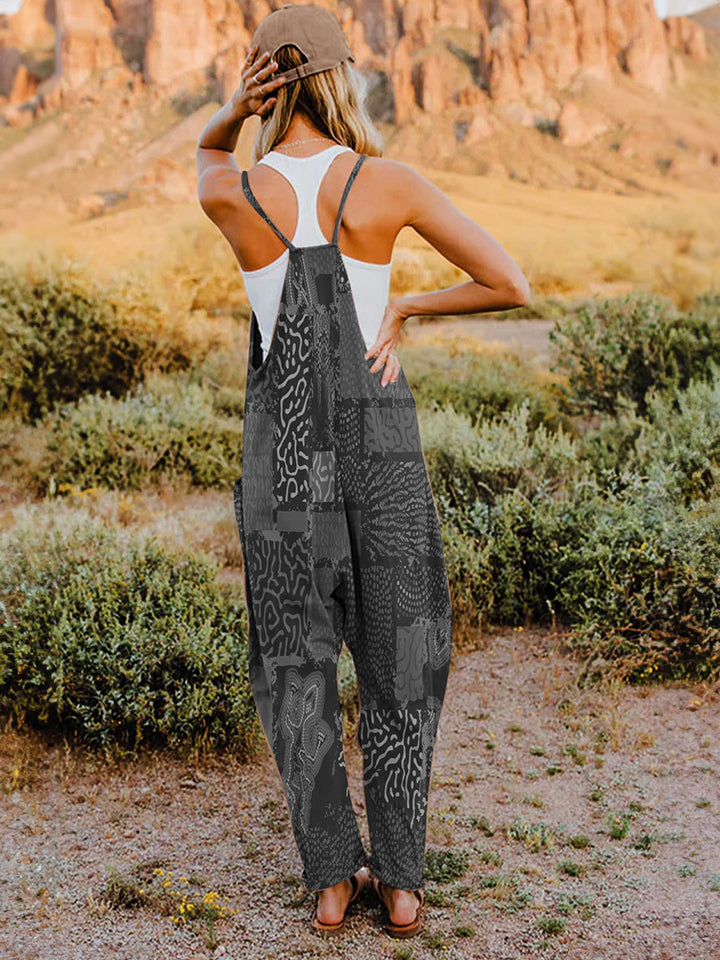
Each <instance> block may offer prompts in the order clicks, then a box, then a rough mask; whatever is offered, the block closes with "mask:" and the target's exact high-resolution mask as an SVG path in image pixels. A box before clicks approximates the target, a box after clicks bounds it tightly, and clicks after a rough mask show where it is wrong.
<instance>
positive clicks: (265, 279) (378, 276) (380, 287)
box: [240, 144, 392, 356]
mask: <svg viewBox="0 0 720 960" xmlns="http://www.w3.org/2000/svg"><path fill="white" fill-rule="evenodd" d="M346 150H350V147H345V146H343V145H342V144H336V145H335V146H332V147H328V148H327V149H326V150H321V151H320V152H319V153H314V154H313V155H312V156H310V157H290V156H286V155H285V154H283V153H279V152H278V151H275V150H271V151H270V153H266V154H265V156H264V157H262V158H261V159H260V160H259V161H258V163H264V164H266V165H267V166H269V167H272V168H273V170H277V171H278V173H280V174H281V175H282V176H284V177H285V179H286V180H287V181H288V182H289V183H290V185H291V186H292V188H293V190H294V191H295V196H296V199H297V205H298V207H297V209H298V222H297V227H296V228H295V234H294V235H293V236H292V237H291V238H290V239H291V240H292V242H293V243H294V244H295V245H296V246H311V245H312V244H316V243H327V242H328V238H327V237H326V236H325V235H324V234H323V232H322V230H321V229H320V224H319V223H318V219H317V198H318V193H319V191H320V186H321V184H322V181H323V178H324V176H325V174H326V173H327V171H328V168H329V167H330V164H331V163H332V161H333V160H334V159H335V157H336V156H338V154H340V153H342V152H343V151H346ZM350 152H352V151H350ZM288 255H289V251H288V248H287V247H286V248H285V250H284V251H283V252H282V253H281V254H280V256H279V257H278V258H277V259H276V260H273V261H272V263H269V264H267V266H265V267H260V268H259V269H258V270H243V269H242V267H241V268H240V272H241V274H242V277H243V281H244V283H245V290H246V292H247V295H248V299H249V300H250V305H251V306H252V308H253V310H254V311H255V315H256V316H257V318H258V326H259V329H260V334H261V341H262V343H261V346H262V352H263V356H265V354H266V352H267V348H268V344H269V343H270V340H271V339H272V334H273V326H274V324H275V319H276V317H277V314H278V309H279V306H280V296H281V294H282V286H283V280H284V278H285V271H286V268H287V259H288ZM340 255H341V256H342V258H343V260H344V262H345V269H346V270H347V274H348V279H349V281H350V288H351V290H352V294H353V298H354V300H355V305H356V309H357V314H358V322H359V324H360V330H361V331H362V335H363V338H364V340H365V346H366V347H369V346H371V344H373V343H374V342H375V338H376V337H377V333H378V330H379V329H380V324H381V323H382V318H383V315H384V313H385V307H386V306H387V304H388V300H389V294H390V269H391V267H392V261H390V263H370V262H368V261H366V260H357V259H355V258H354V257H348V256H346V255H345V254H344V253H342V252H341V254H340Z"/></svg>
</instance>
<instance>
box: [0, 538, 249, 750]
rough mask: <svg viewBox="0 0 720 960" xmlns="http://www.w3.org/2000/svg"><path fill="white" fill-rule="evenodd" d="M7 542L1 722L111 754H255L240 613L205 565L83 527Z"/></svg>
mask: <svg viewBox="0 0 720 960" xmlns="http://www.w3.org/2000/svg"><path fill="white" fill-rule="evenodd" d="M2 541H3V542H2V544H1V546H2V555H3V565H2V568H1V569H0V712H2V714H3V715H6V716H7V715H11V716H12V717H13V718H14V720H15V722H16V723H17V724H18V726H20V727H22V726H23V725H24V724H31V725H33V726H37V727H42V728H47V729H59V730H61V731H62V732H73V733H74V734H75V735H76V736H77V737H78V739H80V740H81V741H82V742H84V743H86V744H88V745H91V746H93V747H100V748H107V749H108V750H111V751H112V750H117V751H119V752H120V753H127V752H128V751H133V752H136V751H137V750H138V749H139V747H140V746H141V745H143V744H148V745H150V746H167V747H170V748H174V749H178V750H181V751H182V752H184V753H186V752H188V751H191V750H193V751H194V750H197V749H212V750H217V751H223V750H226V749H229V750H233V751H235V752H237V753H239V754H240V755H241V756H248V755H250V754H251V753H252V752H253V751H254V749H255V747H256V746H257V744H258V743H259V742H260V740H259V737H260V731H259V725H258V723H257V721H256V717H257V712H256V709H255V705H254V700H253V697H252V693H251V690H250V687H249V683H248V676H247V674H248V666H247V618H246V611H245V606H244V604H243V602H242V600H240V599H238V598H237V597H236V596H233V594H232V593H231V592H230V589H229V588H228V587H227V586H226V585H220V584H218V582H217V581H216V577H215V571H214V569H213V568H212V567H211V565H210V564H209V563H208V561H207V560H205V559H203V558H202V557H200V556H193V555H191V554H189V553H179V552H168V551H166V550H165V549H163V548H162V547H160V546H159V545H157V544H156V543H153V542H150V543H148V544H145V545H144V544H141V543H140V542H136V541H133V540H128V539H124V538H121V537H120V535H119V534H118V533H117V532H115V531H112V530H111V529H109V528H107V527H102V526H100V525H99V524H98V523H94V524H88V523H87V521H86V522H85V524H84V525H83V526H76V527H75V528H74V529H72V530H70V531H69V532H62V531H59V530H51V531H47V530H35V529H33V527H32V525H31V523H26V524H25V525H21V526H20V528H19V529H18V530H17V531H15V532H14V533H12V534H5V535H4V536H3V538H2Z"/></svg>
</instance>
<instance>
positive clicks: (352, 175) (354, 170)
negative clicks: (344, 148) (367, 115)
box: [332, 153, 367, 243]
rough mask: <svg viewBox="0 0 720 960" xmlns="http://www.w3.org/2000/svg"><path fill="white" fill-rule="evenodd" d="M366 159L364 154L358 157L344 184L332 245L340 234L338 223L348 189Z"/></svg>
mask: <svg viewBox="0 0 720 960" xmlns="http://www.w3.org/2000/svg"><path fill="white" fill-rule="evenodd" d="M366 157H367V154H366V153H363V154H361V155H360V156H359V157H358V160H357V163H356V164H355V166H354V167H353V168H352V171H351V173H350V176H349V177H348V179H347V183H346V184H345V189H344V190H343V195H342V198H341V200H340V208H339V209H338V213H337V219H336V220H335V229H334V230H333V237H332V242H333V243H337V240H338V233H339V232H340V221H341V220H342V212H343V207H344V206H345V200H346V199H347V195H348V193H349V192H350V187H351V186H352V185H353V181H354V180H355V177H356V176H357V175H358V173H359V172H360V167H361V166H362V164H363V161H364V160H365V159H366Z"/></svg>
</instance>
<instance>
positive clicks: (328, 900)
mask: <svg viewBox="0 0 720 960" xmlns="http://www.w3.org/2000/svg"><path fill="white" fill-rule="evenodd" d="M364 869H365V868H361V869H360V870H358V872H357V873H356V874H355V876H356V877H357V878H358V883H359V884H360V886H362V885H363V880H364V875H363V870H364ZM353 889H354V887H353V885H352V881H351V880H350V878H349V877H348V878H347V879H345V880H341V881H340V883H336V884H334V886H332V887H324V888H323V889H322V890H318V901H317V916H318V920H319V921H320V922H321V923H339V922H340V921H341V920H342V918H343V917H344V915H345V911H346V910H347V908H348V904H349V903H350V897H352V895H353Z"/></svg>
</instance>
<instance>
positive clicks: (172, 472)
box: [39, 385, 242, 489]
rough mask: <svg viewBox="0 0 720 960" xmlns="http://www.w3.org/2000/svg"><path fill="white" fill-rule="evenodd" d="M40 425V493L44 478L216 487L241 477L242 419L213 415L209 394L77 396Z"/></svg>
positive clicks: (191, 390) (195, 390)
mask: <svg viewBox="0 0 720 960" xmlns="http://www.w3.org/2000/svg"><path fill="white" fill-rule="evenodd" d="M47 426H48V428H49V431H50V432H49V435H48V439H47V458H46V464H45V467H44V470H43V473H42V476H41V477H39V482H40V483H41V485H42V486H43V487H44V488H45V489H47V487H48V484H49V483H50V478H51V477H52V478H53V482H54V483H55V484H56V485H59V484H62V483H72V484H75V485H77V486H80V487H110V488H140V487H143V486H146V485H150V484H153V483H158V482H160V481H163V482H182V483H184V484H187V485H188V486H194V487H218V486H220V487H222V486H227V485H228V484H230V483H231V482H232V480H233V479H234V478H235V477H236V476H238V475H239V474H240V473H241V456H242V420H239V419H237V418H235V417H233V418H225V417H219V416H217V415H216V413H215V411H214V409H213V396H212V394H211V392H210V391H208V390H205V389H203V388H202V387H200V386H198V385H190V386H188V387H187V388H185V389H184V390H183V392H182V393H179V394H174V393H173V392H168V393H164V394H161V395H159V396H158V395H157V394H155V393H151V392H150V391H149V390H147V389H146V388H145V387H144V386H142V385H141V386H139V387H138V388H136V390H135V391H134V392H133V394H132V395H130V396H127V397H124V398H123V399H120V400H116V399H114V398H113V397H110V396H104V397H102V396H99V395H93V396H89V397H84V398H83V399H82V400H80V401H78V402H77V403H76V404H70V405H67V406H65V407H63V408H60V409H59V410H58V411H57V412H56V413H55V414H54V415H53V416H52V417H51V418H49V419H48V421H47Z"/></svg>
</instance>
